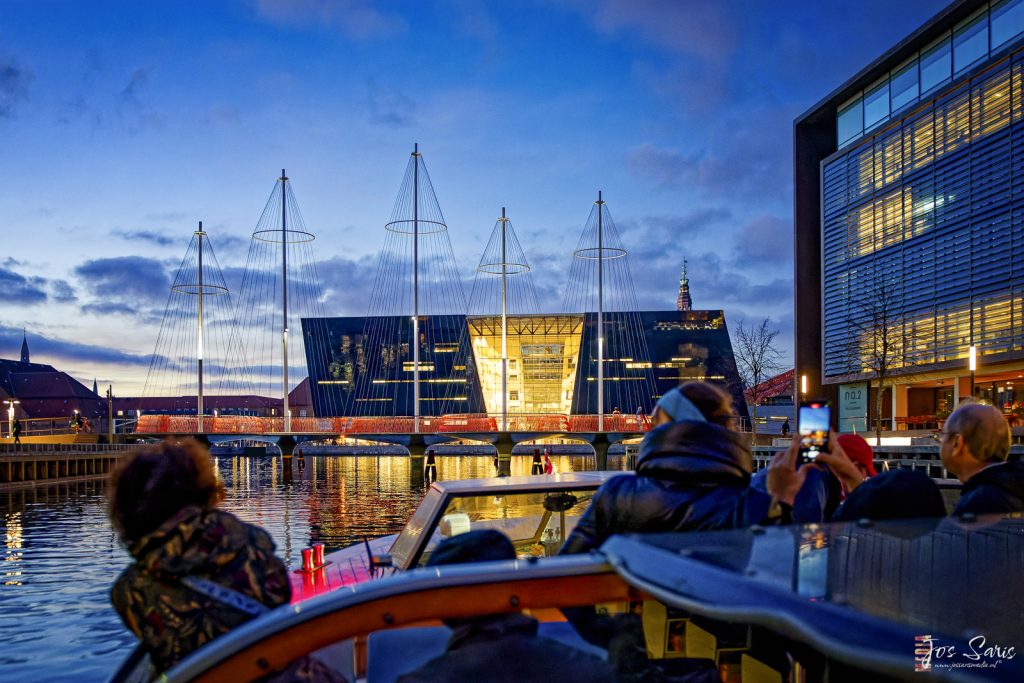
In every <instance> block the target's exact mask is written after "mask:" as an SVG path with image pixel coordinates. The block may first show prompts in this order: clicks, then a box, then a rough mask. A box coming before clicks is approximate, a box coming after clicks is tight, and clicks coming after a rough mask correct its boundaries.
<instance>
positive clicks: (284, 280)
mask: <svg viewBox="0 0 1024 683" xmlns="http://www.w3.org/2000/svg"><path fill="white" fill-rule="evenodd" d="M280 180H281V330H282V333H281V348H282V353H283V357H284V387H283V389H284V402H283V407H284V431H286V432H290V431H292V411H291V410H290V409H289V407H288V185H287V183H288V176H287V175H285V172H284V169H283V168H282V169H281V178H280Z"/></svg>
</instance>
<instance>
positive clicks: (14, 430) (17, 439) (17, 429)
mask: <svg viewBox="0 0 1024 683" xmlns="http://www.w3.org/2000/svg"><path fill="white" fill-rule="evenodd" d="M11 436H13V437H14V443H16V444H20V443H21V420H15V421H14V426H13V427H11Z"/></svg>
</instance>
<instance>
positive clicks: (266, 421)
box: [136, 413, 649, 434]
mask: <svg viewBox="0 0 1024 683" xmlns="http://www.w3.org/2000/svg"><path fill="white" fill-rule="evenodd" d="M597 418H598V416H597V415H563V414H559V413H514V414H511V415H508V416H507V424H506V427H507V431H510V432H550V433H589V432H596V431H598V429H597V427H598V419H597ZM500 425H501V417H500V416H495V415H488V414H485V413H460V414H449V415H442V416H440V417H437V416H430V417H421V418H420V424H419V429H418V430H417V429H416V424H415V420H414V418H412V417H293V418H291V424H290V429H286V426H289V425H286V423H285V419H284V418H283V417H258V416H254V415H206V416H204V417H203V428H202V430H200V429H199V418H198V417H197V416H195V415H141V416H139V418H138V424H137V427H136V431H138V432H139V433H143V434H195V433H198V432H200V431H202V432H203V433H205V434H280V433H284V432H286V431H287V432H291V433H298V434H301V433H308V434H411V433H414V432H417V431H418V432H419V433H421V434H445V433H455V434H458V433H473V432H496V431H498V430H499V429H500ZM648 429H649V425H648V424H647V421H646V419H642V418H637V416H635V415H620V414H618V413H613V414H609V415H605V416H604V431H606V432H644V431H647V430H648Z"/></svg>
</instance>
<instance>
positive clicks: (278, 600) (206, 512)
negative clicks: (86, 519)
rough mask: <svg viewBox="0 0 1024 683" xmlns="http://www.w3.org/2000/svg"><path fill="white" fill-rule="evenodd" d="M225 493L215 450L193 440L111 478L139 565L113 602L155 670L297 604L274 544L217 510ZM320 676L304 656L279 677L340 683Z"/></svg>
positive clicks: (133, 459)
mask: <svg viewBox="0 0 1024 683" xmlns="http://www.w3.org/2000/svg"><path fill="white" fill-rule="evenodd" d="M223 496H224V489H223V486H222V485H221V483H220V481H219V480H218V479H217V472H216V470H215V469H214V465H213V461H212V459H211V458H210V454H209V451H207V449H206V448H205V447H204V446H202V445H201V444H200V443H198V442H197V441H194V440H192V439H186V440H185V441H182V442H180V443H172V442H170V441H165V442H163V443H161V444H158V445H154V446H149V447H145V448H142V449H139V450H138V451H135V452H134V453H132V454H131V455H130V456H129V457H128V458H127V460H126V461H125V462H124V463H123V464H122V465H121V466H120V467H118V468H117V469H116V470H115V471H114V472H113V474H112V475H111V479H110V495H109V505H110V509H109V512H110V520H111V523H112V524H113V526H114V529H115V531H116V532H117V534H118V536H119V537H120V539H121V541H122V542H123V543H124V545H125V546H126V547H127V549H128V552H129V553H131V556H132V558H134V560H135V561H134V563H133V564H132V565H131V566H129V567H128V568H127V569H126V570H125V571H124V572H123V573H122V574H121V576H120V577H119V578H118V579H117V582H116V583H115V584H114V587H113V589H112V590H111V593H110V598H111V602H112V603H113V605H114V609H116V610H117V613H118V614H119V615H120V616H121V619H122V620H123V621H124V623H125V625H126V626H127V627H128V628H129V629H130V630H131V631H132V633H134V634H135V635H136V636H138V638H139V640H140V641H141V642H142V645H143V647H144V649H145V650H146V652H147V653H148V654H149V656H150V660H151V662H152V664H153V665H154V667H155V668H156V670H157V671H164V670H165V669H168V668H170V667H171V666H173V665H174V664H176V663H177V662H178V661H180V660H181V659H183V658H184V657H185V656H187V655H188V654H189V653H191V652H192V651H193V650H196V649H198V648H199V647H201V646H202V645H204V644H206V643H207V642H209V641H211V640H213V639H215V638H217V637H218V636H220V635H223V634H224V633H227V632H228V631H230V630H231V629H233V628H235V627H236V626H238V625H239V624H242V623H243V622H246V621H248V620H250V619H252V618H254V617H255V616H256V615H257V614H258V613H260V612H262V611H264V610H265V609H268V608H272V607H276V606H278V605H284V604H287V603H288V601H289V599H290V598H291V584H290V582H289V579H288V570H287V568H286V567H285V565H284V563H283V562H282V561H281V560H279V559H278V558H277V557H276V556H275V555H274V542H273V541H272V540H271V538H270V536H269V535H268V534H267V532H266V531H264V530H263V529H260V528H259V527H256V526H253V525H251V524H246V523H245V522H243V521H241V520H240V519H238V518H237V517H235V516H234V515H233V514H231V513H230V512H225V511H224V510H219V509H218V508H217V503H218V502H220V500H221V499H222V498H223ZM225 589H226V590H225ZM322 669H323V667H322V665H320V664H319V662H316V661H314V660H311V659H310V658H303V660H299V661H297V662H294V663H293V664H292V665H291V666H289V667H288V668H287V669H286V670H285V671H283V672H281V674H280V676H281V677H280V678H278V677H275V680H282V679H283V680H294V679H300V680H302V679H318V680H333V679H335V677H334V676H332V675H331V674H330V672H327V671H323V670H322Z"/></svg>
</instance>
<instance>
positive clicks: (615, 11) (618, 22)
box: [576, 0, 737, 63]
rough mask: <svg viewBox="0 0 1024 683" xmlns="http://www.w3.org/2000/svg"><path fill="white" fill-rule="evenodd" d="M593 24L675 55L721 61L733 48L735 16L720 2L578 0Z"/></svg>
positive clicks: (598, 29)
mask: <svg viewBox="0 0 1024 683" xmlns="http://www.w3.org/2000/svg"><path fill="white" fill-rule="evenodd" d="M576 4H577V6H578V7H579V8H580V10H581V11H583V12H585V13H586V14H587V15H588V16H589V18H590V20H591V22H592V24H593V26H594V28H595V29H596V30H597V31H598V32H600V33H604V34H606V35H611V36H623V35H625V36H637V37H639V38H641V39H642V40H643V41H644V42H645V43H648V44H653V45H655V46H657V47H659V48H661V49H662V50H665V51H667V52H669V53H673V54H677V55H687V56H691V57H696V58H698V59H701V60H704V61H707V62H711V63H721V62H724V61H725V60H727V59H728V58H729V57H731V56H732V54H733V53H734V52H735V50H736V45H737V34H736V28H735V27H736V24H737V22H736V17H734V16H731V14H730V9H729V7H728V5H727V4H726V3H722V2H702V1H700V0H695V1H693V2H663V1H661V0H601V1H600V2H597V3H595V2H593V1H592V0H580V1H578V2H577V3H576Z"/></svg>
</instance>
